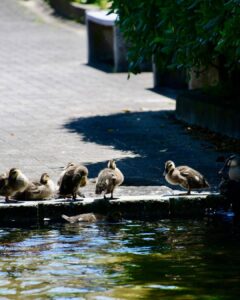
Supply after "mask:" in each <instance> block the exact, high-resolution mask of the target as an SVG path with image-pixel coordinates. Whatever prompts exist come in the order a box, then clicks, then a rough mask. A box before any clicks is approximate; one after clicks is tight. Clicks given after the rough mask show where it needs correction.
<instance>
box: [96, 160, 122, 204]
mask: <svg viewBox="0 0 240 300" xmlns="http://www.w3.org/2000/svg"><path fill="white" fill-rule="evenodd" d="M123 180H124V176H123V174H122V172H121V171H120V170H119V169H118V168H117V165H116V162H115V161H114V160H110V161H109V162H108V166H107V168H105V169H103V170H102V171H101V172H100V173H99V174H98V178H97V183H96V190H95V193H96V194H97V195H100V194H101V193H102V192H103V193H104V199H106V194H111V197H110V199H113V192H114V190H115V188H116V187H117V186H119V185H121V184H122V183H123Z"/></svg>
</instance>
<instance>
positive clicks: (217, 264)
mask: <svg viewBox="0 0 240 300" xmlns="http://www.w3.org/2000/svg"><path fill="white" fill-rule="evenodd" d="M239 232H240V231H239V229H238V228H237V227H236V226H234V225H232V224H231V223H229V222H209V221H206V220H202V221H188V220H184V221H177V220H176V221H173V220H164V221H159V222H152V223H150V222H138V221H126V222H122V223H119V224H104V223H102V224H100V223H99V224H85V225H80V224H72V225H71V224H59V225H54V226H50V225H49V226H46V227H44V228H2V229H1V230H0V266H1V267H0V276H1V277H0V278H1V280H0V299H90V300H91V299H97V300H110V299H133V300H134V299H166V300H168V299H169V300H170V299H171V300H175V299H176V300H188V299H189V300H190V299H203V300H208V299H209V300H210V299H211V300H215V299H221V300H225V299H240V284H239V283H240V270H239V269H240V268H239V266H240V256H239V250H240V240H239Z"/></svg>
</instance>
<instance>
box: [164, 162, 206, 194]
mask: <svg viewBox="0 0 240 300" xmlns="http://www.w3.org/2000/svg"><path fill="white" fill-rule="evenodd" d="M163 175H164V176H165V179H166V181H167V182H168V183H170V184H172V185H180V186H181V187H183V188H184V189H187V195H190V194H191V190H192V189H203V188H208V187H210V185H209V183H208V182H207V180H206V178H205V177H204V176H203V175H202V174H201V173H199V172H198V171H196V170H194V169H192V168H190V167H188V166H179V167H176V166H175V164H174V162H173V161H171V160H168V161H167V162H166V163H165V170H164V173H163Z"/></svg>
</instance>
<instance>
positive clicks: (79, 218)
mask: <svg viewBox="0 0 240 300" xmlns="http://www.w3.org/2000/svg"><path fill="white" fill-rule="evenodd" d="M62 218H63V219H64V220H66V221H67V222H69V223H71V224H74V223H80V222H83V223H84V222H86V223H95V222H119V221H121V220H122V214H121V213H120V212H111V213H108V214H107V215H102V214H96V213H85V214H80V215H76V216H71V217H69V216H66V215H62Z"/></svg>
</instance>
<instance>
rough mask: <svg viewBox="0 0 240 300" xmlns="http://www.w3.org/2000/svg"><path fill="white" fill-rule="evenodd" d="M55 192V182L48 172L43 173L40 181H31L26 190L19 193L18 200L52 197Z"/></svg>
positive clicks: (16, 197) (16, 196)
mask: <svg viewBox="0 0 240 300" xmlns="http://www.w3.org/2000/svg"><path fill="white" fill-rule="evenodd" d="M54 194H55V184H54V182H53V181H52V180H51V179H50V176H49V175H48V174H47V173H43V174H42V175H41V177H40V181H39V182H31V183H29V184H28V187H27V188H26V189H25V191H23V192H21V193H17V194H16V195H15V196H14V198H15V199H17V200H44V199H51V198H52V197H53V196H54Z"/></svg>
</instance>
